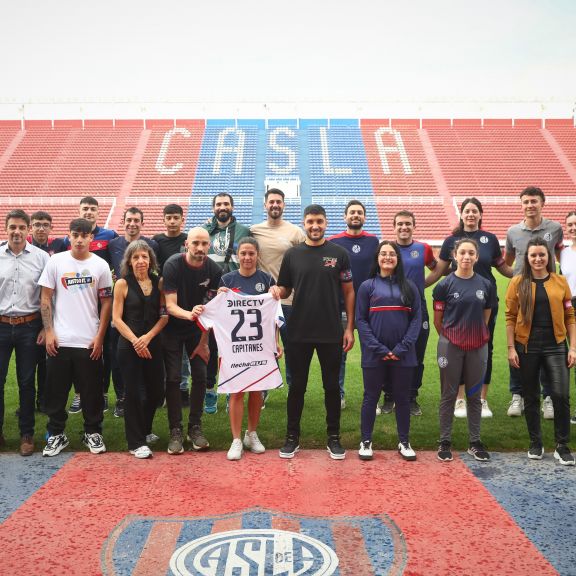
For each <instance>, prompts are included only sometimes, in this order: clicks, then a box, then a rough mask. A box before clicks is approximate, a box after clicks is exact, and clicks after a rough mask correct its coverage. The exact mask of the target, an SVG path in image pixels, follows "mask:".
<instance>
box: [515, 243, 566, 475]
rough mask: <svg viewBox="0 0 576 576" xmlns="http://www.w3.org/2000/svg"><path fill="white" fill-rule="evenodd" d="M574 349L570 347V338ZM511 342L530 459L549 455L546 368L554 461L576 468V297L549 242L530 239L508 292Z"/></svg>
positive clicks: (538, 458)
mask: <svg viewBox="0 0 576 576" xmlns="http://www.w3.org/2000/svg"><path fill="white" fill-rule="evenodd" d="M567 335H568V338H569V339H570V348H568V347H567V346H566V336H567ZM506 337H507V340H508V361H509V363H510V365H511V366H513V367H514V368H519V369H520V381H521V384H522V391H523V397H524V415H525V417H526V425H527V427H528V435H529V436H530V447H529V448H528V458H530V459H531V460H541V459H542V457H543V455H544V445H543V443H542V431H541V428H540V382H539V377H538V376H539V373H540V368H541V367H542V368H543V369H544V370H545V372H546V374H547V376H548V380H549V383H550V396H551V398H552V403H553V404H554V437H555V441H556V450H555V452H554V458H556V460H558V462H559V463H560V464H563V465H565V466H574V457H573V456H572V454H571V453H570V449H569V448H568V442H569V441H570V396H569V386H570V373H569V369H570V368H572V367H573V366H574V364H575V363H576V324H575V320H574V308H573V307H572V295H571V292H570V288H569V286H568V282H567V280H566V278H564V277H563V276H560V275H558V274H556V273H555V272H554V263H553V259H552V255H551V254H550V250H549V248H548V246H547V244H546V241H545V240H543V239H542V238H535V239H533V240H530V242H528V245H527V250H526V254H525V256H524V268H523V271H522V273H521V274H519V275H518V276H515V277H514V278H513V279H512V281H511V282H510V285H509V286H508V290H507V291H506Z"/></svg>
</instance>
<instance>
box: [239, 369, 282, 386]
mask: <svg viewBox="0 0 576 576" xmlns="http://www.w3.org/2000/svg"><path fill="white" fill-rule="evenodd" d="M277 370H280V368H278V366H276V368H274V370H271V371H270V372H268V374H264V376H262V378H258V380H255V381H254V382H250V384H248V386H245V387H244V388H242V390H239V392H244V391H246V390H248V388H252V386H254V384H258V382H260V381H261V380H264V378H268V376H270V374H274V372H276V371H277Z"/></svg>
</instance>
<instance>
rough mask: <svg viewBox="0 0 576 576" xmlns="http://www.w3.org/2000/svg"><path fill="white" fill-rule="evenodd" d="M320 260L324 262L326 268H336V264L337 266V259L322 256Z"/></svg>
mask: <svg viewBox="0 0 576 576" xmlns="http://www.w3.org/2000/svg"><path fill="white" fill-rule="evenodd" d="M322 260H323V261H324V266H325V267H326V268H336V264H338V258H331V257H329V256H323V257H322Z"/></svg>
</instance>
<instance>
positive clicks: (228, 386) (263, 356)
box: [198, 292, 282, 394]
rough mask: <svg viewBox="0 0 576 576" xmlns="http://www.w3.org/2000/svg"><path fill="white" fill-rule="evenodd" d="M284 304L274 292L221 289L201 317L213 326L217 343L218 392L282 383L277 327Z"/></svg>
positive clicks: (203, 325)
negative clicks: (249, 293) (262, 292)
mask: <svg viewBox="0 0 576 576" xmlns="http://www.w3.org/2000/svg"><path fill="white" fill-rule="evenodd" d="M281 323H282V307H281V305H280V302H278V301H277V300H275V299H274V298H273V297H272V295H271V294H262V295H258V296H253V295H247V294H237V293H234V292H221V293H220V294H218V295H217V296H216V297H215V298H214V299H213V300H212V301H210V302H209V303H208V304H207V305H206V307H205V308H204V312H203V313H202V315H201V316H200V318H199V319H198V324H199V326H200V327H201V328H202V329H203V330H208V329H210V328H212V329H213V330H214V336H215V337H216V342H217V344H218V354H219V360H220V362H219V364H220V366H219V372H218V392H219V393H220V394H233V393H235V392H254V391H256V390H270V389H272V388H279V387H280V386H282V375H281V374H280V370H279V368H278V363H277V362H276V356H275V353H276V327H277V326H280V325H281Z"/></svg>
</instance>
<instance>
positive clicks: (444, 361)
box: [438, 356, 448, 368]
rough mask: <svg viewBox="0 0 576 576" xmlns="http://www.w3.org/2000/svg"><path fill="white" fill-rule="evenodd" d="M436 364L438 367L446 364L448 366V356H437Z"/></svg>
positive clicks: (444, 366) (443, 366)
mask: <svg viewBox="0 0 576 576" xmlns="http://www.w3.org/2000/svg"><path fill="white" fill-rule="evenodd" d="M438 366H440V368H446V366H448V358H446V356H438Z"/></svg>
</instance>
